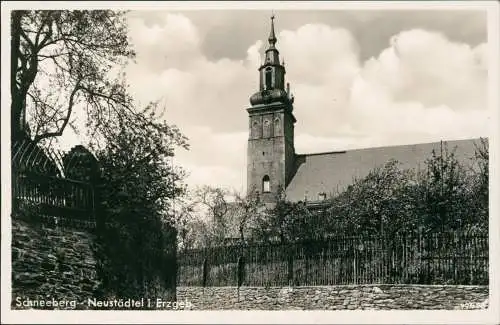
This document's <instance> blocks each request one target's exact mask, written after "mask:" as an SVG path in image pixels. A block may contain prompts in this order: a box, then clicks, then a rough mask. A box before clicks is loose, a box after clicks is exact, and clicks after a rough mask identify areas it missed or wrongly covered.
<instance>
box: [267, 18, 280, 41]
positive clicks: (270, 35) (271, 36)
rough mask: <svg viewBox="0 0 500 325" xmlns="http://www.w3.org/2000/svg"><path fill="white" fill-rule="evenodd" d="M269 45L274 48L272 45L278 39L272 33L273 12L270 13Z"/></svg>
mask: <svg viewBox="0 0 500 325" xmlns="http://www.w3.org/2000/svg"><path fill="white" fill-rule="evenodd" d="M268 40H269V47H270V48H274V45H275V44H276V42H277V41H278V39H276V35H275V34H274V13H273V14H272V15H271V33H270V34H269V39H268Z"/></svg>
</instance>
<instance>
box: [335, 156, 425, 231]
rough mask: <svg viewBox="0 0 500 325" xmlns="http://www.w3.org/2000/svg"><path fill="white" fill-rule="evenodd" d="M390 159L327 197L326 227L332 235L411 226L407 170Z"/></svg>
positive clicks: (410, 173)
mask: <svg viewBox="0 0 500 325" xmlns="http://www.w3.org/2000/svg"><path fill="white" fill-rule="evenodd" d="M398 165H399V163H398V162H397V161H395V160H390V161H389V162H388V163H386V164H385V165H384V166H382V167H377V168H374V169H373V170H371V171H370V172H369V173H368V175H367V176H366V177H364V178H361V179H357V180H355V181H354V183H353V184H352V185H350V186H349V187H348V188H347V189H346V191H344V192H342V193H341V194H339V195H338V196H336V197H334V198H332V199H331V203H330V206H331V207H330V208H329V209H328V211H327V213H326V215H327V218H326V220H325V222H326V225H327V227H326V229H327V231H328V232H330V233H332V234H346V233H348V234H351V235H355V234H389V235H390V234H392V233H394V232H396V231H400V230H403V229H408V228H412V227H413V226H414V222H415V219H414V214H413V209H414V206H413V198H412V195H411V194H410V193H411V191H410V190H411V189H412V188H413V187H414V182H413V175H412V172H411V171H402V170H400V168H399V167H398Z"/></svg>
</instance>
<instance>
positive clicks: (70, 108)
mask: <svg viewBox="0 0 500 325" xmlns="http://www.w3.org/2000/svg"><path fill="white" fill-rule="evenodd" d="M80 89H81V87H80V81H78V82H77V84H76V86H75V88H73V91H72V92H71V95H70V96H69V103H68V111H67V113H66V117H65V118H64V119H63V124H62V125H61V127H60V128H59V130H57V131H55V132H47V133H44V134H39V135H36V136H35V138H34V139H33V142H34V143H38V142H40V141H41V140H42V139H46V138H50V137H57V136H61V135H62V134H63V131H64V129H65V128H66V125H68V122H69V119H70V117H71V112H72V111H73V105H74V100H75V95H76V93H77V92H78V90H80Z"/></svg>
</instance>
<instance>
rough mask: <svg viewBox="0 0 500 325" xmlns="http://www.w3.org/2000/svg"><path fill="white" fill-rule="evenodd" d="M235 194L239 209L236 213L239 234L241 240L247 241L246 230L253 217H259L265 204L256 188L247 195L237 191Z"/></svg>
mask: <svg viewBox="0 0 500 325" xmlns="http://www.w3.org/2000/svg"><path fill="white" fill-rule="evenodd" d="M233 195H234V198H235V202H236V205H237V207H238V210H239V211H238V213H237V214H236V215H235V218H237V224H238V234H239V236H240V240H241V242H245V230H246V228H247V227H248V224H249V222H250V220H251V219H252V218H254V219H257V215H258V214H259V213H261V212H262V211H263V208H264V205H263V203H262V201H261V200H260V196H259V194H258V193H257V192H256V191H255V190H252V191H250V192H249V193H248V194H247V195H246V196H244V195H242V194H240V193H237V192H235V193H234V194H233Z"/></svg>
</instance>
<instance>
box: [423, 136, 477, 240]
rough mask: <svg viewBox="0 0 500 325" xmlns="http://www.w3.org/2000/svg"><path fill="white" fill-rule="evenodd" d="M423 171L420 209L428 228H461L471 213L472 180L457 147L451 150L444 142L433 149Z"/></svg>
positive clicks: (432, 229)
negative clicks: (437, 148)
mask: <svg viewBox="0 0 500 325" xmlns="http://www.w3.org/2000/svg"><path fill="white" fill-rule="evenodd" d="M424 172H426V173H425V174H423V175H422V176H423V177H421V180H420V182H419V186H420V196H419V199H418V202H417V210H418V212H419V215H420V216H422V217H423V218H424V220H423V223H424V227H425V229H426V230H427V231H434V230H444V229H446V228H461V227H462V226H463V225H464V224H465V223H467V222H468V219H469V218H470V217H471V212H472V211H471V209H470V200H469V198H470V195H468V193H469V192H470V191H471V184H470V181H469V180H470V178H468V177H467V173H466V169H465V167H464V166H463V165H461V164H460V163H459V161H458V160H457V158H456V156H455V150H454V149H453V150H451V151H450V150H449V149H448V147H447V144H446V143H441V147H440V150H439V151H438V152H436V151H435V150H433V151H432V156H431V157H430V158H429V159H427V161H426V169H425V170H424Z"/></svg>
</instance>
